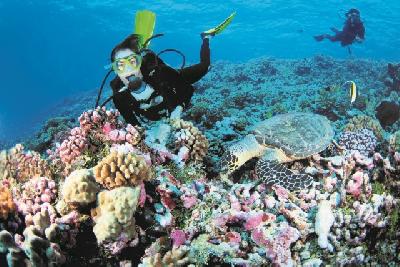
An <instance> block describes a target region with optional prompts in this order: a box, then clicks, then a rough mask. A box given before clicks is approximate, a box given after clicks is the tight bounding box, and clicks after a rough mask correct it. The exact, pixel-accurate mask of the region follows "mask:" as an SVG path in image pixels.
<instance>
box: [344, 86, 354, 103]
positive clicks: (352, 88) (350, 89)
mask: <svg viewBox="0 0 400 267" xmlns="http://www.w3.org/2000/svg"><path fill="white" fill-rule="evenodd" d="M343 85H344V86H346V88H347V87H348V88H349V92H350V103H353V102H354V101H356V98H357V86H356V83H355V82H353V81H346V82H345V83H344V84H343Z"/></svg>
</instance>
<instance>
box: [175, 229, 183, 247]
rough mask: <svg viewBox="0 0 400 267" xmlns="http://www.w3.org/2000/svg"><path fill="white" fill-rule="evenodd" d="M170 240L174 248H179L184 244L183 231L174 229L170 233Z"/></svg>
mask: <svg viewBox="0 0 400 267" xmlns="http://www.w3.org/2000/svg"><path fill="white" fill-rule="evenodd" d="M171 239H172V244H173V246H174V247H179V246H181V245H183V244H185V242H186V234H185V232H184V231H182V230H179V229H174V230H172V232H171Z"/></svg>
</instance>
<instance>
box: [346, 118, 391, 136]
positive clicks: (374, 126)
mask: <svg viewBox="0 0 400 267" xmlns="http://www.w3.org/2000/svg"><path fill="white" fill-rule="evenodd" d="M359 129H369V130H371V131H372V132H373V133H374V135H375V136H376V137H377V138H378V140H380V141H382V140H383V133H384V131H383V129H382V127H381V125H380V124H379V122H378V121H377V120H374V119H373V118H371V117H369V116H365V115H360V116H356V117H353V118H351V119H350V121H349V122H348V123H347V124H346V125H345V127H344V129H343V131H344V132H355V131H357V130H359Z"/></svg>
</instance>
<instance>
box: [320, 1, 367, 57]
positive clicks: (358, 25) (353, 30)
mask: <svg viewBox="0 0 400 267" xmlns="http://www.w3.org/2000/svg"><path fill="white" fill-rule="evenodd" d="M345 15H346V21H345V23H344V26H343V29H342V30H341V31H339V30H338V29H336V28H331V30H332V31H333V32H334V33H335V35H329V34H321V35H317V36H314V39H315V40H316V41H318V42H320V41H322V40H324V39H325V38H326V39H328V40H330V41H331V42H340V43H341V45H342V46H348V45H351V44H353V43H354V42H355V41H356V42H359V43H360V42H362V41H363V40H364V38H365V36H364V35H365V28H364V24H363V22H362V21H361V18H360V11H358V10H357V9H355V8H352V9H350V10H349V11H347V12H346V14H345ZM349 51H350V50H349Z"/></svg>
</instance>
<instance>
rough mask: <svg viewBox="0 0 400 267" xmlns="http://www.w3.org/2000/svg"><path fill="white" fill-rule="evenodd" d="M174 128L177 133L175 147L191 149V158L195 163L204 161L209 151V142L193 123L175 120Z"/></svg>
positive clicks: (173, 122) (172, 123)
mask: <svg viewBox="0 0 400 267" xmlns="http://www.w3.org/2000/svg"><path fill="white" fill-rule="evenodd" d="M171 125H172V127H173V128H174V129H175V130H176V131H177V132H176V133H175V138H176V140H175V145H176V147H177V148H181V147H182V146H185V147H187V148H188V149H189V153H190V158H191V159H193V160H195V161H202V160H203V158H204V157H205V156H206V154H207V151H208V140H207V138H206V137H205V136H204V135H203V134H202V133H201V132H200V130H199V129H198V128H197V127H195V126H194V125H193V123H191V122H187V121H184V120H174V121H172V122H171Z"/></svg>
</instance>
